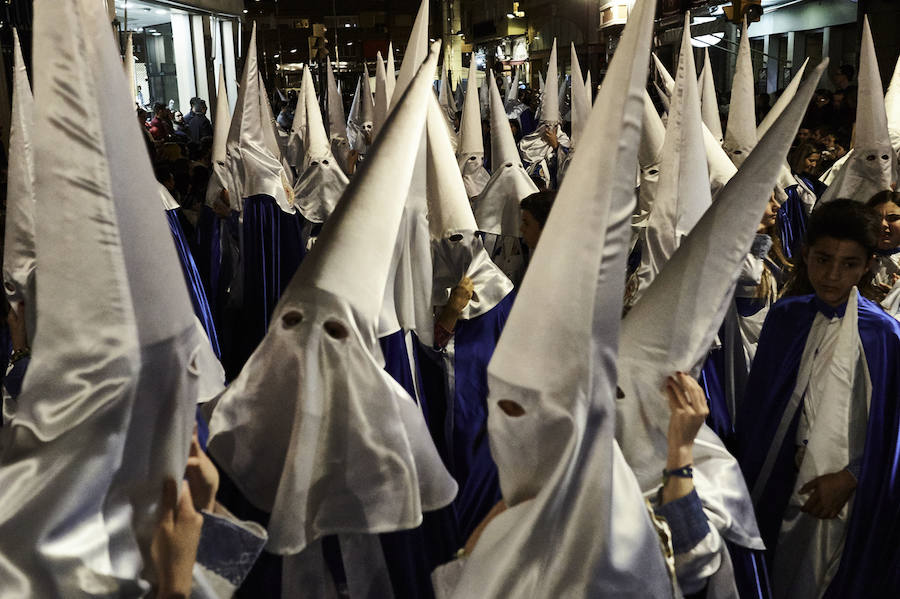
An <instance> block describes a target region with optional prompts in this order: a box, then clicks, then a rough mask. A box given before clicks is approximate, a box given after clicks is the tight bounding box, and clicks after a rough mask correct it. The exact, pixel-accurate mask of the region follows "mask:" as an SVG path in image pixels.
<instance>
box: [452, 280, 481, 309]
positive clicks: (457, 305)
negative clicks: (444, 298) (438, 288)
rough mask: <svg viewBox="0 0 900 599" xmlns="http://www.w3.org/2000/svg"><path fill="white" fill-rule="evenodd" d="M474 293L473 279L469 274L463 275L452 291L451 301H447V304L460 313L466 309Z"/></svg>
mask: <svg viewBox="0 0 900 599" xmlns="http://www.w3.org/2000/svg"><path fill="white" fill-rule="evenodd" d="M474 293H475V286H474V285H473V284H472V280H471V279H469V277H467V276H463V278H462V279H460V281H459V283H458V284H457V285H456V287H454V288H453V290H452V291H451V292H450V301H448V302H447V306H448V307H450V308H451V309H452V310H453V311H455V312H456V313H457V314H459V313H461V312H462V311H463V310H464V309H465V307H466V305H467V304H468V303H469V301H470V300H471V299H472V295H473V294H474Z"/></svg>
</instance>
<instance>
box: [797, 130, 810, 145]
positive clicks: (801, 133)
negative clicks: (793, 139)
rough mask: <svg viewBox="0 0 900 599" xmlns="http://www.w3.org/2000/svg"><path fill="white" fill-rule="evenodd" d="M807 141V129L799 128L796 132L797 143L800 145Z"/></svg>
mask: <svg viewBox="0 0 900 599" xmlns="http://www.w3.org/2000/svg"><path fill="white" fill-rule="evenodd" d="M808 139H809V129H807V128H806V127H800V129H799V130H797V142H798V143H801V144H802V143H806V141H807V140H808Z"/></svg>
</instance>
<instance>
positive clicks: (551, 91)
mask: <svg viewBox="0 0 900 599" xmlns="http://www.w3.org/2000/svg"><path fill="white" fill-rule="evenodd" d="M557 72H558V70H557V66H556V38H553V49H552V50H550V61H549V64H548V66H547V79H546V81H547V83H546V85H545V86H544V95H543V96H542V97H541V122H544V123H559V122H561V121H562V118H561V117H560V113H559V98H560V93H559V90H558V89H557V87H556V82H557V81H558V80H559V75H557ZM563 86H565V81H563Z"/></svg>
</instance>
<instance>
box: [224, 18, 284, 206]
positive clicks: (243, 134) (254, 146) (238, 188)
mask: <svg viewBox="0 0 900 599" xmlns="http://www.w3.org/2000/svg"><path fill="white" fill-rule="evenodd" d="M259 85H260V81H259V64H258V62H257V58H256V24H255V23H254V25H253V32H252V33H251V34H250V47H249V48H248V50H247V57H246V59H245V61H244V73H243V75H242V76H241V85H240V89H239V91H238V98H237V103H236V104H235V109H234V116H233V117H232V119H231V129H230V130H229V132H228V155H229V159H230V161H229V162H230V166H231V175H232V180H233V181H234V184H235V194H233V195H238V196H240V198H241V199H246V198H249V197H252V196H256V195H267V196H270V197H272V198H274V199H275V202H276V203H277V204H278V207H279V208H281V209H282V210H284V211H285V212H289V213H293V212H294V208H293V202H294V198H293V191H292V189H291V185H290V179H288V176H287V173H285V171H284V167H283V166H282V164H281V162H280V160H279V157H278V156H277V155H276V154H274V153H273V152H272V150H271V149H270V148H269V143H270V141H268V140H267V139H266V134H265V132H264V127H266V126H268V127H270V128H271V125H270V124H269V122H268V115H267V114H266V109H265V107H264V106H263V105H262V101H261V100H262V93H261V92H262V91H263V90H261V89H260V87H259ZM294 120H295V121H296V116H295V119H294ZM292 129H293V128H292ZM298 133H299V132H298ZM276 145H277V144H276Z"/></svg>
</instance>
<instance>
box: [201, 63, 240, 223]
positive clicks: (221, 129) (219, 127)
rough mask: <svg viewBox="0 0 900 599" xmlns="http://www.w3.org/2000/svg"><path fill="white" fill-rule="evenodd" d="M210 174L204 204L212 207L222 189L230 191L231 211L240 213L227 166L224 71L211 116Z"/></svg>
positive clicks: (227, 115)
mask: <svg viewBox="0 0 900 599" xmlns="http://www.w3.org/2000/svg"><path fill="white" fill-rule="evenodd" d="M213 117H214V119H215V120H214V121H213V145H212V157H211V158H212V174H211V175H210V179H209V184H208V185H207V186H206V204H207V205H209V206H212V205H213V204H214V203H215V202H216V200H218V199H219V197H220V196H221V193H222V190H223V189H228V190H230V191H231V193H230V195H229V197H230V199H231V209H232V210H237V211H240V209H241V196H240V195H239V194H238V193H236V191H235V188H234V184H233V183H232V181H231V168H230V166H229V164H228V149H227V143H228V130H229V129H230V128H231V110H230V109H229V104H228V90H227V89H226V87H225V69H219V88H218V92H217V93H216V113H215V114H214V115H213Z"/></svg>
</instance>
